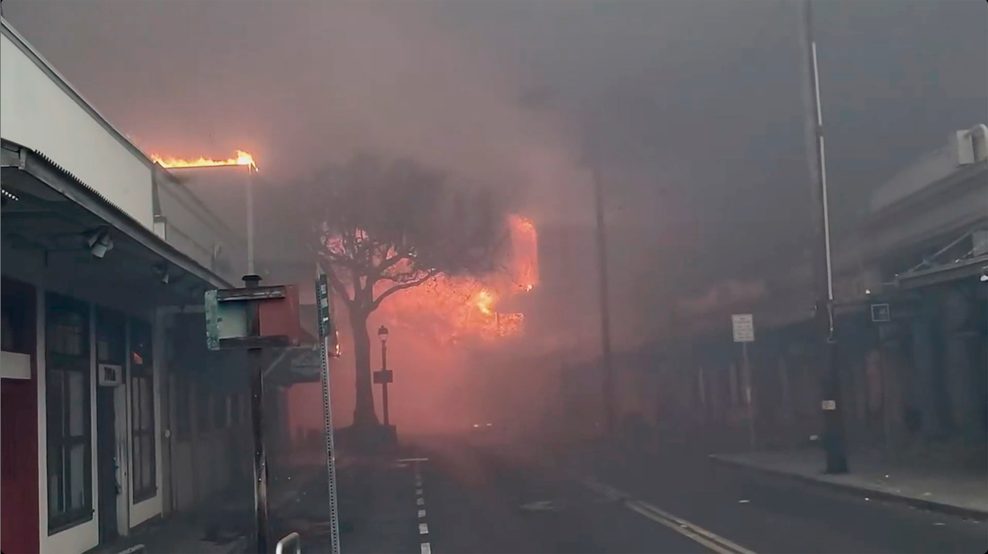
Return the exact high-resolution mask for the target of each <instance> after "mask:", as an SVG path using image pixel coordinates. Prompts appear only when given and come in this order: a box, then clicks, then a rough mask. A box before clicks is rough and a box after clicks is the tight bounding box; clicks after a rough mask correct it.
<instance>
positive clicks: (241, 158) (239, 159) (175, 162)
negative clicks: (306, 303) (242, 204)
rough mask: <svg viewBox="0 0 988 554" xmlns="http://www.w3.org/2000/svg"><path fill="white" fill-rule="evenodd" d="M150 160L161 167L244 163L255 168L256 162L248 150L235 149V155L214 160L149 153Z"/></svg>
mask: <svg viewBox="0 0 988 554" xmlns="http://www.w3.org/2000/svg"><path fill="white" fill-rule="evenodd" d="M151 160H152V161H154V162H155V163H157V164H159V165H161V167H167V168H170V169H174V168H182V167H215V166H226V165H245V166H248V167H252V168H254V170H255V171H256V170H257V164H255V163H254V156H251V155H250V153H249V152H244V151H243V150H237V155H236V157H234V158H227V159H225V160H214V159H212V158H203V157H199V158H197V159H194V160H183V159H179V158H171V157H168V158H164V157H161V156H159V155H157V154H151Z"/></svg>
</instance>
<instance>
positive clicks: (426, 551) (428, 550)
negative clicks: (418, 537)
mask: <svg viewBox="0 0 988 554" xmlns="http://www.w3.org/2000/svg"><path fill="white" fill-rule="evenodd" d="M421 554H432V546H431V545H430V544H429V543H427V542H424V543H422V553H421Z"/></svg>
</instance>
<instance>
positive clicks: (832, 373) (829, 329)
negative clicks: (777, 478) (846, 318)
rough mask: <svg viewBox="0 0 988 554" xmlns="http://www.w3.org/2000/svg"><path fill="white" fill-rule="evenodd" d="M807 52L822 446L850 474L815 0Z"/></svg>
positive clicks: (807, 18)
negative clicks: (821, 361) (817, 248)
mask: <svg viewBox="0 0 988 554" xmlns="http://www.w3.org/2000/svg"><path fill="white" fill-rule="evenodd" d="M803 12H804V13H803V15H804V20H803V24H804V26H803V32H802V35H803V36H802V38H803V47H804V54H805V56H806V58H805V59H806V69H807V77H808V81H807V84H808V86H806V87H804V90H805V92H806V93H807V94H806V95H805V96H806V100H807V106H806V115H807V118H806V123H807V125H806V128H807V139H808V140H807V143H808V146H810V147H811V148H809V149H810V150H811V152H812V154H811V155H809V156H807V161H808V162H809V166H810V174H811V176H812V178H813V180H814V181H815V183H814V185H816V186H814V194H813V201H814V204H815V208H816V211H817V221H818V225H817V237H818V238H817V242H818V244H819V246H820V251H819V254H818V255H817V258H816V270H815V271H814V273H815V275H816V285H817V286H816V297H817V298H816V313H815V315H816V319H817V324H818V328H819V332H820V333H821V335H822V337H823V339H824V340H823V341H822V342H823V345H824V361H825V362H824V363H825V366H824V376H823V387H822V389H823V391H822V392H823V395H822V396H823V398H822V400H821V402H820V407H821V410H822V411H823V427H824V430H823V446H824V450H825V451H826V472H827V473H847V471H848V467H847V454H846V452H845V447H844V425H843V420H842V417H843V416H842V415H841V408H842V406H841V403H840V402H839V400H840V399H839V396H840V373H839V368H838V365H837V361H838V360H837V325H836V319H835V318H834V286H833V269H832V265H831V252H830V211H829V204H828V194H827V157H826V149H825V144H824V137H823V110H822V108H821V102H820V72H819V69H818V67H817V55H816V42H815V41H814V39H813V8H812V5H811V3H810V0H805V1H804V3H803Z"/></svg>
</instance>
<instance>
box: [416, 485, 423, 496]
mask: <svg viewBox="0 0 988 554" xmlns="http://www.w3.org/2000/svg"><path fill="white" fill-rule="evenodd" d="M415 494H417V495H418V496H422V487H419V488H417V489H415Z"/></svg>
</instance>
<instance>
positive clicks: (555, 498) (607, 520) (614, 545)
mask: <svg viewBox="0 0 988 554" xmlns="http://www.w3.org/2000/svg"><path fill="white" fill-rule="evenodd" d="M411 451H412V452H413V453H414V454H413V455H415V456H421V457H425V458H428V460H427V461H419V462H414V463H411V464H409V466H408V467H407V469H404V470H401V471H402V473H400V474H399V475H401V476H403V477H400V478H398V481H402V480H404V481H407V488H408V490H409V491H414V497H415V498H416V504H414V505H413V504H412V502H411V501H410V500H409V501H407V502H406V503H407V504H409V505H408V507H407V510H408V512H409V515H408V520H409V521H417V522H418V525H419V529H418V531H419V533H418V535H417V536H415V534H414V533H413V534H412V535H411V536H412V537H413V538H412V539H411V541H410V542H406V541H408V538H407V537H409V535H404V538H403V539H402V541H401V544H403V545H407V550H406V549H405V548H402V550H405V551H408V552H419V553H420V554H431V553H433V552H434V553H437V554H445V553H483V552H490V553H515V552H517V553H527V552H565V553H581V552H684V553H686V552H717V553H720V554H724V553H748V552H759V553H762V552H937V553H940V552H944V553H946V552H985V551H986V548H988V527H986V525H985V523H983V522H975V521H970V520H966V519H963V518H958V517H954V516H948V515H944V514H938V513H933V512H927V511H923V510H918V509H915V508H910V507H907V506H901V505H897V504H886V503H882V502H878V501H871V500H866V499H864V497H861V498H857V497H854V496H852V495H846V494H841V493H835V492H831V491H827V490H825V489H820V488H817V487H813V486H809V485H802V484H799V483H794V482H791V481H787V480H779V479H775V478H772V477H768V476H762V475H758V474H753V473H750V472H746V471H744V470H739V469H733V468H729V467H724V466H720V465H717V464H713V463H710V462H708V461H707V460H706V458H705V457H704V456H702V455H701V454H691V453H688V452H685V451H683V450H682V449H670V452H669V453H668V454H666V455H663V456H660V457H658V458H649V459H648V460H647V461H645V459H644V458H638V459H636V461H635V462H628V461H627V459H626V458H624V457H622V456H605V457H601V459H595V458H594V457H593V456H590V455H570V456H564V457H562V458H561V459H549V458H550V457H549V456H546V455H545V453H544V452H543V451H541V450H540V449H539V448H538V447H533V446H532V445H528V446H521V445H512V444H510V443H507V442H499V441H495V440H491V439H478V438H476V437H474V438H471V437H459V438H447V439H433V440H425V441H421V442H418V443H416V444H415V445H414V446H413V447H412V449H411ZM404 481H402V482H404ZM418 499H421V501H419V500H418ZM400 509H401V510H404V509H405V508H400ZM416 516H417V517H416ZM409 525H411V524H409ZM423 525H424V527H423ZM392 546H393V547H394V548H397V544H395V543H392ZM345 550H346V549H345Z"/></svg>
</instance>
